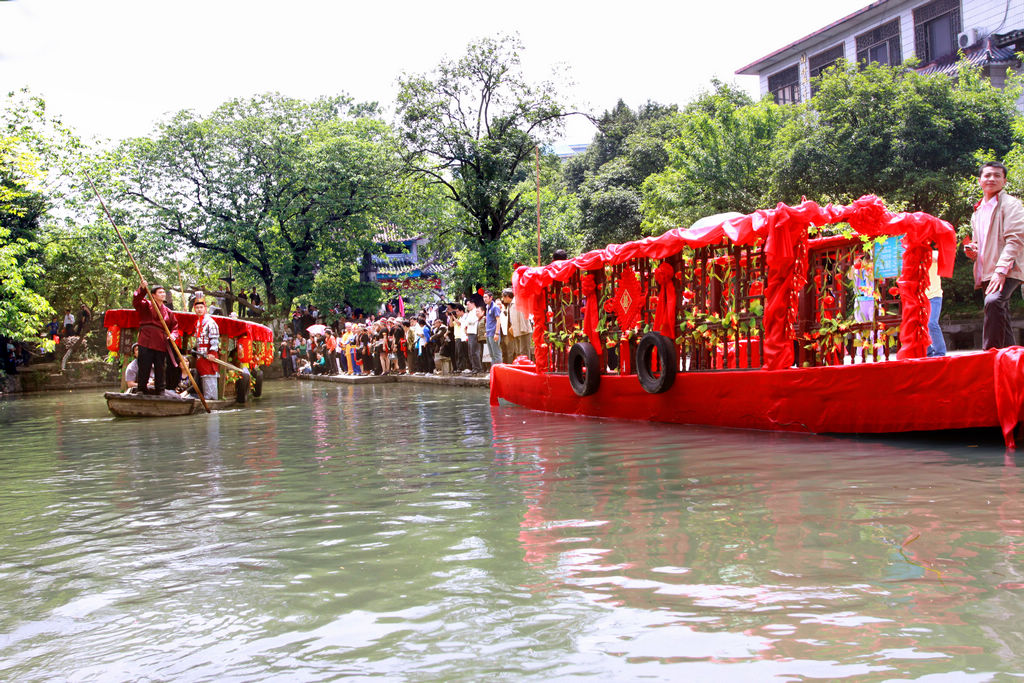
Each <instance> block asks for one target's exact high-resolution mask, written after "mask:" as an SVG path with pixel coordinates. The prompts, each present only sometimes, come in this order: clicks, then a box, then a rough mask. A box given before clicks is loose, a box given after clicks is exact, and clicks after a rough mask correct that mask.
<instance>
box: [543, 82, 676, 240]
mask: <svg viewBox="0 0 1024 683" xmlns="http://www.w3.org/2000/svg"><path fill="white" fill-rule="evenodd" d="M675 113H676V107H675V106H664V105H660V104H656V103H653V102H648V103H647V104H645V105H643V106H642V107H640V108H639V109H637V110H636V111H633V110H632V109H630V108H629V106H627V105H626V104H625V102H623V101H622V100H619V102H618V104H617V105H616V106H615V108H613V109H612V110H610V111H607V112H605V113H604V115H602V116H601V118H600V119H599V120H598V123H597V126H598V133H597V135H595V136H594V141H593V143H592V144H591V145H590V147H589V148H588V149H587V151H586V152H585V153H584V154H582V155H580V156H577V157H574V158H572V159H570V160H569V161H568V162H566V164H565V167H564V170H563V176H564V178H565V181H566V184H567V186H568V188H569V189H570V190H571V191H573V192H576V193H578V195H579V207H580V232H581V234H582V241H583V248H584V249H597V248H601V247H603V246H605V245H606V244H608V243H610V242H624V241H626V240H631V239H636V238H637V237H639V236H640V226H641V222H642V219H643V214H642V212H641V206H642V196H641V189H640V188H641V186H642V184H643V182H644V180H645V179H646V178H647V177H648V176H650V175H651V174H654V173H658V172H660V171H661V170H663V169H664V168H665V165H666V164H667V163H668V159H669V156H668V151H667V150H666V147H665V143H666V141H667V140H668V139H670V138H671V137H672V135H673V131H674V130H675V126H674V125H673V121H674V118H675V117H674V116H673V115H674V114H675Z"/></svg>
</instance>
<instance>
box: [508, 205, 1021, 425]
mask: <svg viewBox="0 0 1024 683" xmlns="http://www.w3.org/2000/svg"><path fill="white" fill-rule="evenodd" d="M840 224H846V225H848V226H849V229H844V230H842V231H840V230H838V229H837V230H835V231H833V234H825V233H824V232H823V231H821V228H822V227H823V226H829V225H833V226H839V225H840ZM896 235H902V245H903V247H904V249H905V251H904V253H903V258H902V269H901V270H900V271H899V273H898V277H894V278H893V280H892V281H891V282H889V283H886V282H885V280H884V279H882V278H878V279H877V280H876V281H875V282H874V287H875V291H876V293H877V295H876V298H875V301H874V305H873V309H874V310H873V315H870V316H867V318H866V319H865V318H864V317H855V316H854V315H853V308H854V304H855V302H854V301H853V291H854V290H853V287H852V286H851V280H853V279H855V278H856V277H858V275H859V271H860V269H861V268H863V267H864V265H863V262H862V260H861V259H862V255H863V254H864V252H865V249H866V245H870V244H871V238H879V237H883V236H896ZM933 249H937V251H938V271H939V274H940V275H941V276H943V277H949V276H951V275H952V267H953V258H954V255H955V250H956V235H955V232H954V231H953V228H952V227H951V226H950V225H949V224H948V223H946V222H945V221H941V220H939V219H937V218H935V217H934V216H930V215H928V214H924V213H914V214H905V213H901V214H891V213H889V212H888V211H887V210H886V209H885V208H884V206H883V205H882V203H881V202H880V201H879V200H878V199H877V198H875V197H862V198H861V199H859V200H857V201H856V202H854V203H853V204H852V205H850V206H833V205H829V206H827V207H820V206H818V205H817V204H816V203H814V202H809V201H808V202H804V203H802V204H800V205H799V206H795V207H790V206H786V205H784V204H779V206H778V207H777V208H776V209H770V210H762V211H757V212H755V213H753V214H750V215H747V216H736V217H734V218H729V219H725V220H723V219H720V218H719V219H712V220H706V221H701V222H699V223H698V224H696V225H695V226H694V227H692V228H690V229H688V230H683V229H675V230H670V231H669V232H667V233H665V234H663V235H661V236H659V237H655V238H647V239H644V240H639V241H636V242H629V243H626V244H621V245H610V246H609V247H607V248H606V249H602V250H598V251H593V252H589V253H586V254H583V255H581V256H578V257H576V258H573V259H570V260H566V261H555V262H554V263H551V264H549V265H547V266H545V267H539V268H527V267H521V268H519V269H518V270H517V271H516V273H515V276H514V278H513V284H514V287H515V291H516V301H517V302H519V305H521V306H523V307H524V308H525V309H526V310H527V311H528V312H529V313H531V314H532V315H533V317H534V320H535V321H546V324H538V325H536V326H535V329H534V337H533V342H534V350H535V356H536V364H534V363H529V362H524V359H520V360H519V361H518V362H517V363H514V364H509V365H498V366H496V367H495V368H494V369H493V371H492V373H491V403H492V404H495V405H496V404H497V403H498V401H499V399H504V400H506V401H508V402H510V403H513V404H516V405H519V406H523V407H527V408H532V409H536V410H545V411H551V412H557V413H566V414H573V415H586V416H593V417H608V418H625V419H634V420H652V421H657V422H673V423H683V424H702V425H711V426H719V427H739V428H752V429H766V430H785V431H803V432H815V433H892V432H908V431H933V430H943V429H965V428H978V427H995V426H1001V427H1002V429H1003V433H1004V436H1006V438H1007V440H1008V442H1009V443H1011V444H1012V431H1013V428H1014V426H1015V425H1016V424H1017V423H1018V421H1019V420H1020V418H1021V416H1022V411H1021V406H1022V398H1024V381H1022V380H1024V349H1022V348H1021V347H1011V348H1009V349H1003V350H1000V351H998V352H997V351H988V352H973V353H964V354H955V355H952V356H946V357H941V358H927V357H926V355H927V354H926V349H927V346H928V343H929V337H928V331H927V321H928V315H929V303H928V300H927V299H926V298H925V294H924V292H925V288H926V286H927V284H928V268H929V266H930V264H931V262H932V250H933ZM888 285H891V286H888Z"/></svg>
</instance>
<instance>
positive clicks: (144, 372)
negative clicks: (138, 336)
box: [139, 346, 167, 394]
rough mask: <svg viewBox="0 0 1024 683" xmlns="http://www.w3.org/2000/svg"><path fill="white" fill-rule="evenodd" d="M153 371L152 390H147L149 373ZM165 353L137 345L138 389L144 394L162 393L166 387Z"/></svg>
mask: <svg viewBox="0 0 1024 683" xmlns="http://www.w3.org/2000/svg"><path fill="white" fill-rule="evenodd" d="M150 372H152V373H153V387H154V389H153V391H147V390H146V386H147V385H148V384H149V374H150ZM166 381H167V353H166V352H164V351H154V350H153V349H148V348H146V347H145V346H140V347H139V391H140V392H142V393H144V394H151V393H157V394H162V393H164V389H165V388H166V387H167V384H166Z"/></svg>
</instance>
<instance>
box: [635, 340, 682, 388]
mask: <svg viewBox="0 0 1024 683" xmlns="http://www.w3.org/2000/svg"><path fill="white" fill-rule="evenodd" d="M652 351H657V354H658V364H659V365H660V366H661V372H660V373H658V374H654V370H653V369H652V368H651V365H652V362H651V361H652V353H651V352H652ZM676 358H677V356H676V345H675V343H674V342H673V341H672V340H671V339H669V338H668V337H666V336H665V335H663V334H660V333H658V332H648V333H647V334H645V335H644V336H643V337H641V338H640V343H638V344H637V345H636V376H637V379H639V380H640V386H642V387H643V388H644V391H646V392H647V393H649V394H660V393H662V392H663V391H668V390H669V389H671V388H672V383H673V382H675V380H676V366H677V362H676ZM666 359H672V362H668V363H666V362H665V360H666Z"/></svg>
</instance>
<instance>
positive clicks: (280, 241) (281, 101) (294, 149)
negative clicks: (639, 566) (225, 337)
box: [120, 94, 403, 306]
mask: <svg viewBox="0 0 1024 683" xmlns="http://www.w3.org/2000/svg"><path fill="white" fill-rule="evenodd" d="M376 114H377V110H376V107H375V105H365V104H362V105H357V104H353V103H352V102H351V101H350V100H349V99H347V98H344V97H332V98H321V99H318V100H315V101H313V102H304V101H301V100H295V99H290V98H285V97H282V96H280V95H277V94H266V95H260V96H257V97H254V98H251V99H236V100H231V101H228V102H226V103H225V104H223V105H221V106H220V107H218V108H217V109H216V110H215V111H214V112H213V113H212V114H211V115H210V116H209V117H206V118H202V117H199V116H198V115H196V114H195V113H193V112H191V111H182V112H180V113H178V114H176V115H175V116H174V117H172V118H171V120H170V121H168V122H167V123H164V124H162V125H160V126H159V128H158V131H157V135H156V136H155V137H153V138H139V139H135V140H130V141H127V142H126V143H125V144H124V145H123V146H122V148H121V150H120V152H121V154H122V156H123V160H124V163H125V164H126V166H127V167H128V168H129V169H130V170H129V172H128V174H127V178H126V189H125V195H126V196H127V197H129V198H132V199H134V200H135V201H136V202H137V207H139V209H140V210H141V213H140V218H141V220H142V221H143V222H144V224H145V225H146V226H148V227H151V228H155V229H158V230H160V231H163V232H164V233H166V234H167V235H169V236H171V237H172V238H173V239H174V240H175V241H176V243H178V244H179V245H181V246H183V247H186V248H189V249H193V250H197V251H199V252H200V253H201V254H204V255H205V257H206V258H208V259H211V257H212V261H213V262H214V263H224V264H226V263H231V264H235V265H236V266H237V267H238V268H239V271H240V274H242V276H243V277H248V278H252V279H255V280H257V281H259V282H260V283H262V284H263V286H264V288H265V289H266V292H267V303H268V304H269V305H270V306H274V305H275V304H277V303H278V302H279V301H280V302H281V304H283V305H284V306H287V305H288V304H289V303H290V302H291V300H292V299H293V298H294V297H295V296H297V295H299V294H302V293H304V292H308V291H310V288H311V287H312V285H313V279H314V275H315V273H316V271H317V269H318V268H319V267H320V266H321V265H322V264H323V263H326V262H329V261H352V262H354V261H356V260H357V259H358V257H359V255H360V254H361V253H362V251H363V250H364V249H365V248H368V247H369V246H370V245H371V242H370V239H371V235H372V229H371V228H372V226H373V225H374V224H375V223H376V222H378V221H381V220H384V219H385V218H386V217H387V214H388V211H389V207H390V205H391V204H392V203H393V202H394V201H395V200H396V196H397V193H398V192H399V190H400V189H401V187H402V185H403V183H402V181H401V172H402V168H403V164H402V156H401V154H400V149H399V144H398V141H397V139H396V138H395V136H394V135H392V131H391V129H390V128H389V127H388V126H387V125H386V124H384V123H383V122H382V121H380V120H379V119H378V118H376Z"/></svg>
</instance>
